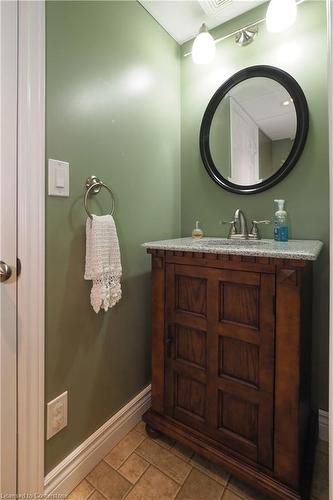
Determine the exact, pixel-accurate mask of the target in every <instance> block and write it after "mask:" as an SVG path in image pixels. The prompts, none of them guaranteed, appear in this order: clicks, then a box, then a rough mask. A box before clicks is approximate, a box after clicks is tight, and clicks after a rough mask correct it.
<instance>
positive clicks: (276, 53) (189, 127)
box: [181, 1, 329, 409]
mask: <svg viewBox="0 0 333 500" xmlns="http://www.w3.org/2000/svg"><path fill="white" fill-rule="evenodd" d="M266 8H267V5H264V6H262V7H259V8H257V9H255V10H252V11H251V12H249V13H247V14H245V15H243V16H241V17H239V18H236V19H233V20H232V21H230V22H228V23H226V24H224V25H223V27H218V28H216V29H215V30H213V31H212V34H213V36H214V37H215V38H218V37H220V36H223V35H225V34H227V33H230V32H233V31H234V30H235V29H237V28H240V27H242V26H244V25H246V24H248V23H251V22H253V21H256V20H257V19H261V18H263V17H264V16H265V9H266ZM326 46H327V43H326V15H325V2H312V1H310V2H305V3H302V4H301V5H300V6H299V9H298V18H297V23H296V25H295V26H294V27H293V28H292V29H290V30H289V31H287V32H284V33H283V34H280V35H279V34H268V33H267V32H266V30H265V26H264V24H261V26H260V33H259V35H258V37H257V39H256V40H255V42H254V43H253V44H251V45H249V46H247V47H243V48H241V47H238V46H237V45H236V44H235V42H234V39H233V38H229V39H228V40H225V41H223V42H221V43H220V44H218V45H217V57H216V59H215V61H214V62H213V63H211V64H210V65H209V66H199V65H195V64H193V63H192V61H191V58H190V57H185V58H183V59H182V75H181V80H182V108H181V109H182V111H181V114H182V120H181V148H182V153H181V212H182V213H181V219H182V234H183V235H184V236H186V235H190V234H191V230H192V228H193V225H194V221H195V220H197V219H199V220H200V222H201V225H202V228H203V230H204V231H205V232H206V234H207V235H209V236H225V235H226V231H227V229H226V227H225V226H221V225H220V224H219V222H220V221H221V220H223V219H224V220H229V219H231V217H232V215H233V213H234V211H235V209H236V208H238V207H239V208H242V209H243V210H244V211H245V214H246V215H247V216H248V218H249V219H250V220H251V219H263V218H264V219H265V218H267V217H270V216H272V215H273V213H274V211H275V207H274V203H273V200H274V199H275V198H285V199H286V200H287V210H288V212H289V215H290V220H291V236H292V238H307V239H320V240H322V241H324V243H325V249H324V251H323V252H322V254H321V257H320V258H319V260H318V262H317V263H316V265H315V274H314V275H315V280H314V353H313V365H314V377H313V388H314V399H315V401H316V402H318V403H319V406H320V407H321V408H324V409H327V407H328V405H327V403H328V401H327V399H328V380H327V379H328V238H329V226H328V222H329V221H328V218H329V192H328V188H329V186H328V132H327V107H328V104H327V85H326V77H327V75H326V72H327V53H326ZM189 49H190V43H188V44H185V45H184V46H183V47H182V50H183V53H186V52H188V50H189ZM255 64H269V65H273V66H277V67H280V68H282V69H284V70H286V71H288V72H289V73H290V74H291V75H292V76H294V77H295V78H296V80H297V81H298V82H299V84H300V85H301V87H302V88H303V90H304V93H305V95H306V98H307V101H308V104H309V110H310V130H309V136H308V140H307V143H306V146H305V150H304V152H303V155H302V157H301V159H300V160H299V162H298V164H297V165H296V167H295V168H294V169H293V171H292V172H291V173H290V174H289V175H288V177H287V178H286V179H284V180H283V181H282V182H281V183H280V184H278V185H277V186H275V187H274V188H272V189H270V190H268V191H266V192H264V193H261V194H258V195H251V196H240V195H235V194H232V193H229V192H227V191H225V190H223V189H221V188H220V187H218V186H217V185H216V184H215V183H214V182H213V181H212V180H211V179H210V177H209V176H208V174H207V173H206V171H205V169H204V167H203V164H202V161H201V159H200V153H199V147H198V137H199V128H200V123H201V119H202V116H203V113H204V110H205V108H206V106H207V103H208V101H209V99H210V98H211V96H212V95H213V94H214V92H215V91H216V89H217V88H218V87H219V86H220V85H221V84H222V83H223V82H224V81H225V80H226V79H227V78H228V77H229V76H231V75H232V74H233V73H235V72H236V71H238V70H240V69H242V68H244V67H247V66H252V65H255ZM262 232H263V236H265V237H268V238H271V237H272V228H271V227H269V226H268V227H264V228H263V229H262Z"/></svg>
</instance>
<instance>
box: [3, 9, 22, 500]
mask: <svg viewBox="0 0 333 500" xmlns="http://www.w3.org/2000/svg"><path fill="white" fill-rule="evenodd" d="M17 9H18V4H17V2H1V4H0V23H1V67H2V71H1V84H0V85H1V104H0V107H1V127H0V128H1V160H0V161H1V169H0V179H1V181H0V211H1V213H2V214H6V215H5V217H6V219H5V221H6V222H5V224H4V220H2V221H1V232H0V252H1V254H0V255H1V260H3V261H4V262H6V263H7V264H8V265H9V266H10V267H11V269H12V271H13V272H12V275H11V277H10V278H9V279H8V280H7V281H6V282H5V283H1V290H0V294H1V295H0V316H1V326H0V330H1V333H0V433H1V436H0V443H1V449H0V491H1V493H2V494H3V495H5V494H8V493H12V492H13V491H16V472H17V460H16V448H17V398H16V391H17V370H16V360H17V356H16V352H17V338H16V324H17V314H16V313H17V280H16V253H17V235H16V231H11V229H12V228H16V224H17V222H16V221H17V210H16V205H17V204H16V196H17V193H16V192H17V188H16V186H17V30H18V23H17ZM3 217H4V215H3ZM9 231H10V232H11V234H8V232H9Z"/></svg>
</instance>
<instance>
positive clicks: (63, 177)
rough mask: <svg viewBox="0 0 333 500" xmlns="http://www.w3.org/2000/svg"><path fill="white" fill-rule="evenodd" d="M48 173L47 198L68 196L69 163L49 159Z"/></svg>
mask: <svg viewBox="0 0 333 500" xmlns="http://www.w3.org/2000/svg"><path fill="white" fill-rule="evenodd" d="M48 171H49V191H48V192H49V196H69V163H67V162H66V161H60V160H51V159H49V161H48Z"/></svg>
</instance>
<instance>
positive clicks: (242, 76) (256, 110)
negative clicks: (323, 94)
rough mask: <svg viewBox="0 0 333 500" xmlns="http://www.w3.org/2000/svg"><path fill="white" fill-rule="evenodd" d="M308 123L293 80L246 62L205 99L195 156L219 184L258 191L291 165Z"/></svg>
mask: <svg viewBox="0 0 333 500" xmlns="http://www.w3.org/2000/svg"><path fill="white" fill-rule="evenodd" d="M308 128H309V114H308V106H307V102H306V98H305V96H304V93H303V91H302V89H301V87H300V86H299V85H298V83H297V82H296V80H295V79H294V78H293V77H292V76H290V75H289V74H288V73H286V72H285V71H282V70H280V69H278V68H274V67H272V66H252V67H250V68H246V69H244V70H242V71H239V72H238V73H236V74H235V75H233V76H232V77H231V78H229V80H227V81H226V82H225V83H224V84H223V85H222V86H221V87H220V88H219V89H218V90H217V91H216V93H215V94H214V96H213V97H212V99H211V100H210V102H209V104H208V106H207V109H206V111H205V114H204V116H203V119H202V124H201V129H200V151H201V157H202V160H203V163H204V166H205V167H206V169H207V171H208V174H209V175H210V176H211V178H212V179H213V180H214V181H215V182H216V183H217V184H218V185H219V186H221V187H223V188H224V189H227V190H228V191H232V192H234V193H238V194H253V193H259V192H261V191H264V190H266V189H269V188H270V187H272V186H274V185H275V184H277V183H278V182H279V181H281V180H282V179H283V178H284V177H285V176H286V175H287V174H288V173H289V172H290V170H291V169H292V168H293V167H294V166H295V164H296V162H297V160H298V159H299V157H300V155H301V153H302V151H303V149H304V145H305V142H306V137H307V133H308Z"/></svg>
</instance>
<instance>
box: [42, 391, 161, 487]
mask: <svg viewBox="0 0 333 500" xmlns="http://www.w3.org/2000/svg"><path fill="white" fill-rule="evenodd" d="M150 401H151V386H150V385H149V386H148V387H146V388H145V389H144V390H143V391H141V392H140V393H139V394H138V395H137V396H135V398H133V399H132V400H131V401H130V402H129V403H128V404H127V405H126V406H124V407H123V408H121V410H119V411H118V412H117V413H116V414H115V415H114V416H113V417H111V418H110V420H108V421H107V422H106V423H105V424H104V425H102V427H100V428H99V429H97V431H96V432H94V434H92V435H91V436H89V437H88V439H86V440H85V441H84V442H83V443H82V444H80V446H78V447H77V448H76V449H75V450H74V451H73V452H72V453H70V455H68V456H67V457H66V458H65V459H64V460H63V461H62V462H61V463H60V464H59V465H57V466H56V467H55V468H54V469H53V470H51V472H49V473H48V474H47V476H46V477H45V482H44V487H45V494H47V495H51V494H64V495H68V494H69V493H70V492H71V491H72V490H73V489H74V488H75V486H77V485H78V484H79V483H80V482H81V481H82V479H84V478H85V477H86V475H87V474H89V472H90V471H91V470H92V469H93V468H94V467H95V466H96V465H97V464H98V462H100V460H102V458H104V457H105V455H107V453H108V452H109V451H110V450H111V449H112V448H113V447H114V446H115V445H116V444H117V443H118V442H119V441H120V440H121V439H122V438H123V437H124V436H125V435H126V434H127V433H128V432H129V431H130V430H131V429H132V428H133V427H134V426H135V425H136V424H137V423H138V422H139V421H140V420H141V416H142V415H143V413H144V412H145V411H146V410H148V408H149V407H150Z"/></svg>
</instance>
